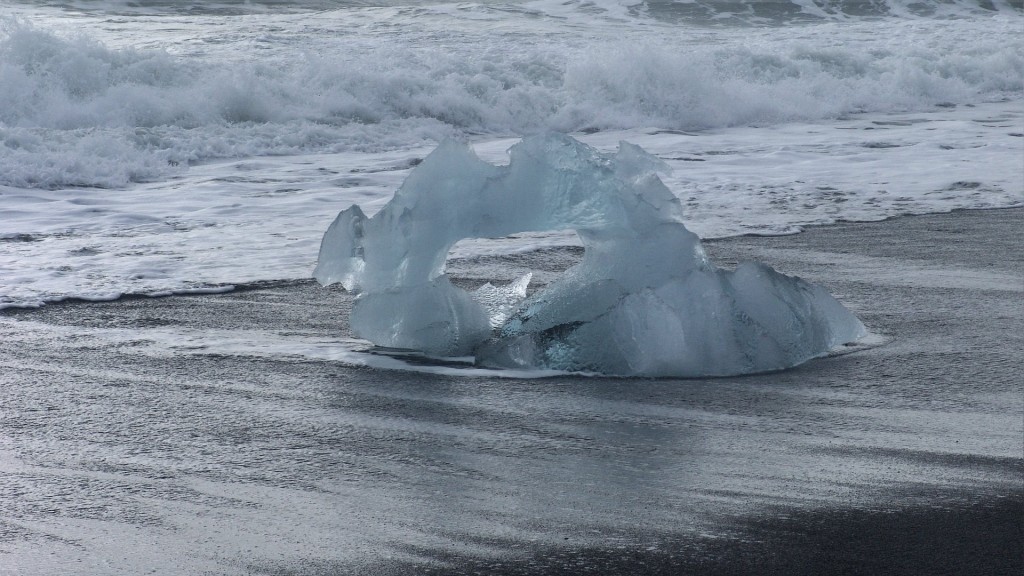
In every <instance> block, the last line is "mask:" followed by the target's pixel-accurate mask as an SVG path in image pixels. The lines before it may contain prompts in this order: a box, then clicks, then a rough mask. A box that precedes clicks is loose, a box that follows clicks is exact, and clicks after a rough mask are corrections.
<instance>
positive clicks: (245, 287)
mask: <svg viewBox="0 0 1024 576" xmlns="http://www.w3.org/2000/svg"><path fill="white" fill-rule="evenodd" d="M1015 210H1019V211H1021V212H1022V214H1024V205H1017V206H995V207H987V208H954V209H952V210H950V211H947V212H926V213H921V214H899V215H896V216H891V217H888V218H883V219H881V220H836V221H835V222H832V223H829V224H806V225H802V226H801V227H800V228H801V229H800V230H799V231H796V232H791V233H780V234H757V233H744V234H738V235H735V236H720V237H719V236H716V237H711V238H701V243H702V244H705V245H706V244H714V243H719V242H728V241H731V240H735V239H743V238H750V239H757V238H786V237H791V236H798V235H800V234H804V233H806V232H807V231H809V230H816V229H820V228H831V227H835V226H850V225H852V226H857V225H862V224H879V223H886V222H893V221H899V220H901V219H905V218H927V217H931V216H944V215H950V214H957V213H960V212H992V211H996V212H1001V211H1010V212H1013V211H1015ZM1021 218H1022V222H1024V216H1022V217H1021ZM1022 225H1024V224H1022ZM552 250H582V247H581V246H546V247H543V248H535V249H532V250H530V251H529V252H538V251H552ZM511 255H512V254H507V255H504V256H511ZM478 258H482V257H470V258H463V259H461V260H467V261H472V260H475V259H478ZM454 262H455V260H452V259H450V260H449V263H454ZM312 282H315V280H314V279H313V278H312V276H310V277H309V278H278V279H270V280H257V281H254V282H241V283H231V284H213V285H210V286H203V287H199V288H194V289H187V290H181V291H177V290H169V291H167V292H164V293H155V294H147V293H137V292H127V293H124V294H120V295H118V296H116V297H114V298H108V299H89V298H82V297H79V296H69V297H67V298H62V299H60V300H48V301H45V302H42V303H40V304H38V305H21V304H0V314H3V311H5V310H35V309H38V308H42V307H44V306H54V305H77V304H90V303H102V302H119V301H122V300H130V299H135V298H138V299H154V298H173V297H181V296H198V295H204V294H226V293H231V292H244V291H251V290H262V289H269V288H275V287H284V286H294V285H300V284H305V283H312Z"/></svg>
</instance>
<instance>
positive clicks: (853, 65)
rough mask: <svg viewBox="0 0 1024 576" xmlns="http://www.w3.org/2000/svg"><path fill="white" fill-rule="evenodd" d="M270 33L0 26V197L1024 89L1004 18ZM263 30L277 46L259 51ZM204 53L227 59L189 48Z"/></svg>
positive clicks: (1012, 25)
mask: <svg viewBox="0 0 1024 576" xmlns="http://www.w3.org/2000/svg"><path fill="white" fill-rule="evenodd" d="M368 10H369V9H368ZM374 10H378V11H379V10H380V9H374ZM370 12H373V10H370ZM374 13H375V12H374ZM421 16H423V15H421V14H417V15H416V18H420V17H421ZM428 16H430V17H424V18H425V20H427V21H428V22H437V21H439V20H442V19H443V18H445V17H447V16H445V15H443V14H433V15H428ZM406 18H409V16H407V17H406ZM267 19H268V20H269V21H270V23H269V24H267V25H255V24H254V23H253V22H252V18H243V17H238V18H234V19H232V18H229V17H226V16H222V17H218V18H217V19H215V22H216V24H217V27H218V28H216V29H213V24H211V23H200V24H199V25H198V26H197V27H198V30H190V31H189V32H188V33H187V34H185V33H177V35H175V34H173V33H172V34H170V35H169V37H168V38H166V39H165V44H164V45H163V46H160V47H157V48H148V49H138V48H134V47H130V46H128V47H112V45H117V44H123V43H124V41H125V38H124V37H123V36H124V34H125V31H124V30H123V28H122V27H120V26H116V27H113V29H105V30H101V31H98V33H95V34H92V33H90V34H84V33H82V32H81V31H79V32H78V33H76V34H71V35H69V34H68V33H67V32H66V31H65V32H61V31H59V27H53V28H55V29H56V30H57V31H55V30H53V29H49V28H42V27H40V26H33V25H31V24H26V23H19V22H17V21H9V22H7V24H6V25H5V27H4V31H3V32H2V33H0V141H2V143H3V146H0V184H6V185H9V186H19V187H40V188H57V187H65V186H100V187H123V186H127V185H129V184H130V183H132V182H145V181H153V180H159V179H162V178H167V177H171V176H174V175H177V174H180V173H181V172H182V171H183V170H184V169H185V167H187V166H188V165H189V164H194V163H197V162H202V161H208V160H211V159H217V158H239V157H246V156H262V155H280V154H302V153H326V152H342V151H360V152H367V151H378V150H385V149H398V148H403V147H408V146H417V145H422V144H425V143H428V142H436V141H438V140H440V139H442V138H444V137H446V136H450V135H453V134H494V135H516V134H527V133H532V132H536V131H538V130H544V129H554V130H559V131H563V132H573V131H579V130H593V129H604V130H607V129H629V128H634V127H640V126H657V127H660V128H671V129H680V130H702V129H709V128H719V127H727V126H737V125H750V124H755V125H768V124H775V123H780V122H793V121H816V120H821V119H826V118H834V117H836V116H840V115H843V114H849V113H853V112H896V111H912V110H921V109H927V108H929V107H931V106H933V105H935V104H938V103H953V104H966V103H971V102H976V101H986V100H998V99H1003V98H1008V97H1011V98H1012V97H1019V95H1020V93H1021V91H1022V77H1024V57H1022V56H1021V54H1024V41H1022V40H1021V39H1020V38H1019V37H1018V35H1017V34H1016V32H1019V24H1020V20H1019V19H1013V18H988V19H986V20H985V21H983V22H979V21H970V23H967V24H965V23H963V22H952V23H943V22H937V23H936V22H932V23H929V25H928V26H920V25H918V24H917V21H886V22H884V23H871V25H870V26H868V25H867V24H861V25H833V24H828V25H821V26H818V27H815V28H814V29H813V31H812V30H811V29H806V28H801V29H798V30H796V31H794V30H786V31H785V32H784V33H779V32H778V31H772V32H764V31H758V30H751V31H749V32H746V33H744V34H743V35H742V36H740V35H729V34H718V35H716V36H715V37H714V38H713V41H712V42H707V41H706V40H707V38H706V37H705V36H701V35H693V36H691V35H687V34H683V35H679V34H677V33H676V32H675V31H674V29H673V30H672V33H669V31H668V30H666V29H664V28H658V29H656V30H654V31H650V32H648V31H646V30H644V31H643V32H642V33H638V34H637V35H636V37H630V38H629V39H628V40H626V41H623V40H615V39H613V38H611V37H603V38H601V41H600V42H599V43H598V44H597V45H596V46H595V45H594V44H593V43H591V42H588V41H587V40H588V39H587V38H586V37H584V36H572V35H570V37H569V38H568V39H561V38H552V37H549V36H548V35H546V34H537V35H535V36H534V37H531V38H530V42H529V44H531V46H527V45H526V43H523V42H522V39H521V38H520V35H521V34H522V31H521V30H515V33H514V34H512V33H510V34H498V35H497V36H496V38H495V39H490V40H486V39H484V38H481V37H480V36H479V34H478V33H472V32H471V31H466V30H460V28H459V27H456V28H455V30H456V32H455V33H453V37H454V40H455V42H454V43H453V44H452V45H450V46H449V45H446V46H444V50H435V49H428V48H429V46H428V44H429V42H430V40H431V39H430V38H424V37H423V35H422V30H419V29H418V30H419V32H418V33H407V32H396V31H391V30H388V31H385V32H382V35H383V36H384V40H386V41H384V42H379V43H368V38H366V37H364V36H357V37H356V38H355V39H353V40H350V41H345V40H341V41H339V40H338V39H337V38H335V37H333V36H331V35H330V34H331V33H333V32H339V33H343V34H342V35H344V33H349V34H350V35H351V27H350V26H349V23H348V21H347V20H345V19H343V18H339V17H337V16H331V17H325V18H324V19H323V21H320V20H319V19H318V20H317V22H316V25H315V26H314V25H313V24H311V23H310V22H309V21H308V18H307V19H302V18H297V17H294V16H289V15H285V16H275V17H267ZM511 19H512V20H513V21H514V22H516V23H517V24H519V25H520V26H524V24H522V23H521V22H518V20H516V19H515V18H511ZM399 20H400V21H401V18H400V19H399ZM225 21H226V22H225ZM371 21H372V22H375V23H376V24H378V25H379V24H380V22H377V21H375V20H371ZM145 24H146V25H147V26H154V27H155V26H157V25H158V24H162V25H165V24H167V23H166V22H164V20H157V21H156V22H150V21H146V22H145ZM463 24H464V25H465V24H466V23H465V22H463ZM99 26H100V27H101V28H102V27H103V26H104V25H103V24H102V23H100V24H99ZM223 26H227V27H229V28H231V30H229V31H224V30H221V29H220V27H223ZM276 26H280V28H281V30H280V32H279V35H280V38H279V39H278V38H269V39H267V38H265V36H266V35H267V34H268V33H269V32H268V29H275V30H276V29H277V28H276ZM549 26H550V24H549ZM108 28H109V25H108ZM540 28H541V29H542V30H543V29H544V27H543V26H541V27H540ZM879 28H881V29H882V30H879ZM597 29H598V33H599V34H600V35H601V36H610V35H611V34H612V33H613V32H612V31H611V30H607V29H605V28H602V27H597ZM207 32H210V33H213V34H216V35H215V36H214V37H212V38H208V37H207V36H206V35H207ZM312 33H316V34H317V36H316V37H315V39H312V40H311V39H309V37H308V36H310V35H311V34H312ZM321 35H323V36H321ZM239 36H241V38H242V40H241V41H240V40H238V39H237V38H238V37H239ZM200 40H202V41H203V42H204V43H210V44H214V45H218V46H219V45H221V44H223V45H228V46H232V48H231V49H229V50H226V49H222V48H218V49H217V50H216V51H214V50H213V49H210V48H207V47H205V46H204V47H203V49H202V50H198V49H196V48H195V47H194V44H195V42H197V41H200ZM264 40H266V41H267V42H272V41H274V40H280V45H278V46H276V47H274V48H272V49H269V51H270V52H271V54H268V55H266V56H265V57H259V58H257V57H253V56H252V55H251V52H250V51H249V50H245V48H251V46H252V43H253V42H258V41H264ZM176 52H177V54H176ZM371 54H372V55H371ZM259 55H260V56H264V55H262V54H259Z"/></svg>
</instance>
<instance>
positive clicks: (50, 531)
mask: <svg viewBox="0 0 1024 576" xmlns="http://www.w3.org/2000/svg"><path fill="white" fill-rule="evenodd" d="M1022 230H1024V211H1022V210H998V211H975V212H955V213H952V214H945V215H930V216H916V217H906V218H899V219H895V220H890V221H886V222H879V223H858V224H839V225H836V226H829V227H821V228H814V229H809V230H807V231H805V232H804V233H802V234H799V235H795V236H787V237H777V238H760V237H743V238H733V239H727V240H720V241H714V242H709V243H707V248H708V251H709V253H710V254H712V256H713V257H714V258H715V260H716V261H718V262H719V263H720V264H725V265H728V264H731V263H734V262H737V261H740V260H746V259H757V260H762V261H765V262H767V263H769V264H771V265H773V266H775V267H776V268H777V269H779V270H781V271H783V272H786V273H789V274H796V275H799V276H802V277H804V278H807V279H809V280H811V281H814V282H817V283H821V284H823V285H825V286H826V287H827V288H828V289H829V290H831V291H832V292H833V294H835V295H836V296H837V297H838V298H839V299H840V300H842V301H843V302H844V303H845V304H846V305H847V306H848V307H850V308H851V309H853V310H854V311H855V312H856V313H857V314H858V315H859V316H860V317H861V319H862V320H863V321H864V322H865V324H866V325H867V326H868V327H869V328H870V329H871V330H872V331H873V332H874V333H875V334H877V335H878V342H879V344H878V345H874V346H866V347H860V348H856V349H854V350H853V351H851V352H850V353H847V354H842V355H837V356H834V357H830V358H823V359H819V360H816V361H813V362H810V363H808V364H805V365H803V366H801V367H798V368H796V369H793V370H788V371H784V372H778V373H772V374H762V375H755V376H747V377H742V378H720V379H695V380H668V379H663V380H644V379H612V378H580V377H557V378H545V379H532V380H529V379H528V380H517V379H507V378H494V377H486V376H481V375H470V376H451V375H441V374H431V373H422V372H410V371H389V370H381V369H374V368H368V367H360V366H353V365H351V364H350V363H347V362H344V361H341V360H339V359H338V358H335V357H332V356H331V354H330V351H331V350H333V349H336V348H339V347H343V346H342V344H341V343H339V340H340V339H344V338H346V337H348V335H347V327H346V318H347V311H348V307H349V305H350V303H351V301H350V298H349V297H348V295H347V294H345V293H344V292H343V291H341V290H337V289H323V288H320V287H318V286H317V285H315V284H314V283H312V282H306V281H299V282H291V283H272V284H267V285H262V286H251V287H243V288H241V289H239V290H237V291H235V292H232V293H228V294H220V295H196V296H177V297H169V298H156V299H154V298H145V297H142V298H123V299H121V300H119V301H116V302H105V303H86V302H67V303H62V304H55V305H50V306H46V307H44V308H42V309H38V310H5V311H2V312H0V574H3V575H7V574H18V575H36V574H38V575H42V574H76V575H85V574H141V573H149V572H151V571H152V572H153V573H159V574H295V575H307V574H308V575H333V574H381V575H392V574H394V575H398V574H478V573H482V574H602V575H613V574H824V573H828V574H929V575H933V574H1015V573H1020V572H1021V571H1022V570H1024V387H1022V381H1024V378H1022V376H1021V351H1022V350H1024V335H1022V333H1024V331H1022V326H1024V251H1022V250H1021V249H1020V244H1019V242H1020V237H1021V231H1022ZM577 255H578V254H577V251H574V250H558V251H546V252H539V253H531V254H524V255H518V256H514V257H505V258H485V259H479V260H474V261H460V262H453V263H451V266H450V268H451V270H452V272H453V274H454V275H455V276H456V277H457V278H458V279H460V281H462V282H465V283H467V284H473V283H479V282H481V281H483V280H490V279H497V280H505V279H511V278H513V277H515V276H517V275H518V274H519V273H521V272H522V271H525V270H527V269H530V270H534V271H536V272H538V274H537V279H538V280H539V281H541V282H543V281H545V280H546V279H550V278H551V277H553V276H554V275H556V274H557V273H558V271H559V270H561V269H563V268H564V267H565V266H567V265H569V264H571V262H572V261H573V260H574V258H576V257H577ZM345 345H347V346H349V347H351V344H350V343H348V344H345ZM344 358H349V357H348V356H345V357H343V358H342V359H344Z"/></svg>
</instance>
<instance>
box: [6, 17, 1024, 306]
mask: <svg viewBox="0 0 1024 576" xmlns="http://www.w3.org/2000/svg"><path fill="white" fill-rule="evenodd" d="M1022 29H1024V9H1022V4H1021V2H1020V1H1019V0H995V1H991V2H990V1H988V0H984V1H980V2H978V1H969V0H957V1H952V2H950V1H941V2H940V1H935V0H925V1H916V2H910V1H904V0H887V1H884V2H872V3H853V2H832V1H826V0H797V1H793V2H790V1H786V0H779V1H758V2H754V1H746V2H729V3H719V2H715V1H697V2H684V1H680V2H667V1H664V0H650V1H647V2H644V1H637V0H595V1H569V2H563V1H552V0H537V1H523V2H514V1H502V2H477V3H472V2H434V1H430V0H425V1H424V0H421V1H416V0H408V1H401V0H369V1H354V2H353V1H334V0H307V1H300V2H284V1H264V2H260V1H244V2H243V1H221V2H198V1H172V0H163V1H145V0H138V1H120V0H105V1H103V0H101V1H87V0H77V1H63V2H61V1H52V2H51V1H47V2H21V1H10V0H4V1H2V2H0V307H10V306H38V305H41V304H43V303H45V302H50V301H57V300H62V299H66V298H69V297H77V298H86V299H108V298H115V297H117V296H119V295H122V294H128V293H130V294H151V295H156V294H168V293H175V292H188V291H209V290H225V289H230V287H231V286H234V285H238V284H245V283H251V282H256V281H261V280H275V279H293V278H307V277H309V276H310V274H311V273H312V270H313V267H314V265H315V262H316V256H317V247H318V246H319V242H320V238H321V235H322V233H323V231H324V230H325V229H326V228H327V226H328V224H329V223H330V221H331V220H332V219H333V217H334V215H335V214H337V212H338V211H339V210H342V209H344V208H347V207H348V206H349V205H351V204H353V203H358V204H360V205H362V206H363V207H364V209H366V210H367V213H368V214H372V213H373V212H374V211H375V210H377V209H379V208H380V207H381V206H382V205H383V204H384V203H385V202H386V201H387V200H388V198H389V197H390V196H391V194H392V193H393V192H394V191H395V189H397V187H398V186H399V185H400V183H401V182H402V180H403V179H404V178H405V176H406V175H407V174H408V172H409V170H410V169H411V168H412V167H413V166H415V165H416V164H417V163H418V162H419V161H420V160H421V159H422V158H423V157H424V156H425V155H426V154H427V153H429V151H430V150H432V149H433V148H434V147H435V146H436V145H437V144H438V143H439V142H441V141H443V140H444V139H446V138H458V139H463V140H468V141H470V142H471V144H472V145H473V146H474V148H475V149H476V151H477V153H478V154H479V155H480V156H481V157H482V158H484V159H485V160H488V161H491V162H497V163H501V162H507V155H506V151H507V149H508V148H509V147H510V146H511V145H512V144H514V143H515V142H516V141H517V140H518V138H520V137H521V136H523V135H529V134H534V133H538V132H542V131H547V130H554V131H560V132H566V133H571V134H573V135H575V136H576V137H578V138H580V139H581V140H582V141H584V142H586V143H587V144H589V145H592V146H595V147H597V148H598V149H602V150H612V149H614V148H615V147H616V146H617V145H618V142H619V141H620V140H626V141H629V142H632V143H634V144H638V145H640V146H642V147H643V148H644V149H646V150H648V151H649V152H651V153H654V154H656V155H657V156H659V157H660V158H661V159H663V160H664V161H666V162H667V163H668V164H669V165H670V166H671V168H672V169H673V173H672V174H671V175H670V176H668V177H666V178H665V183H666V184H667V185H668V187H669V189H670V190H671V191H672V192H673V194H675V195H676V196H677V197H679V198H680V200H681V201H682V202H683V205H684V206H685V209H686V214H687V218H688V221H687V226H688V227H689V228H690V229H692V230H694V231H695V232H697V233H698V234H699V235H700V236H702V237H705V238H707V237H716V236H717V237H720V236H728V235H735V234H748V233H755V234H786V233H792V232H796V231H799V230H800V229H801V227H803V226H806V225H812V224H828V223H831V222H835V221H838V220H878V219H882V218H887V217H891V216H896V215H901V214H915V213H928V212H942V211H948V210H953V209H979V208H999V207H1010V206H1020V205H1024V166H1022V165H1021V157H1022V154H1024V106H1022V104H1024V80H1022V78H1024V56H1022V54H1024V39H1022V38H1024V34H1021V31H1022ZM575 241H576V239H575V238H574V237H573V235H571V234H564V233H542V234H533V235H517V236H515V237H512V238H506V239H503V240H500V241H493V242H483V241H477V242H471V243H464V244H460V245H459V246H458V247H457V252H456V254H455V255H457V256H472V255H478V254H482V253H494V252H498V253H500V252H509V251H522V250H528V249H531V248H535V247H539V246H550V245H560V244H566V243H572V242H575Z"/></svg>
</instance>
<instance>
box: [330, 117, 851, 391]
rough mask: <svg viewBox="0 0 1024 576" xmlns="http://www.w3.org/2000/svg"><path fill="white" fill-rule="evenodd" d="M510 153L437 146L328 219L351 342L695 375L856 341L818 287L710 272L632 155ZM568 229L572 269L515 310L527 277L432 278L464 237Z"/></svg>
mask: <svg viewBox="0 0 1024 576" xmlns="http://www.w3.org/2000/svg"><path fill="white" fill-rule="evenodd" d="M510 154H511V161H510V163H509V164H508V165H507V166H495V165H492V164H489V163H487V162H484V161H482V160H480V159H479V158H478V157H477V156H476V155H475V154H474V153H473V151H472V150H471V149H470V148H469V147H468V146H466V145H465V144H461V143H457V142H453V141H448V142H445V143H443V144H441V145H440V146H439V147H438V148H437V149H436V150H435V151H434V152H432V153H431V154H430V155H429V156H428V157H427V158H426V159H425V160H424V161H423V162H422V163H421V164H420V165H419V166H417V167H416V168H415V169H414V170H413V171H412V173H410V175H409V177H408V178H407V179H406V181H405V182H404V183H403V184H402V186H401V187H400V188H399V189H398V191H397V192H396V193H395V196H394V198H392V200H391V201H390V202H388V204H387V205H386V206H385V207H384V208H383V209H382V210H381V211H380V212H379V213H377V214H375V215H374V216H373V217H372V218H367V217H366V216H365V215H364V214H363V212H362V210H361V209H360V208H359V207H358V206H352V207H351V208H349V209H347V210H344V211H343V212H341V213H340V214H339V215H338V217H337V218H336V219H335V221H334V222H333V223H332V224H331V226H330V228H328V230H327V232H326V234H325V235H324V239H323V242H322V244H321V247H320V255H319V261H318V264H317V267H316V271H315V272H314V276H315V277H316V278H317V280H319V281H320V282H321V283H323V284H331V283H334V282H341V283H342V284H343V285H344V286H345V288H346V289H348V290H350V291H354V292H357V293H358V294H359V296H358V298H357V299H356V301H355V304H354V305H353V309H352V315H351V326H352V330H353V332H354V333H355V334H356V335H357V336H359V337H361V338H365V339H367V340H370V341H371V342H373V343H375V344H377V345H380V346H386V347H394V348H408V349H414V350H420V351H423V352H425V353H428V354H433V355H441V356H462V355H469V354H473V355H475V356H476V362H477V363H478V364H481V365H485V366H492V367H517V368H546V369H558V370H570V371H588V372H599V373H605V374H617V375H643V376H704V375H729V374H743V373H750V372H758V371H766V370H775V369H780V368H785V367H789V366H794V365H796V364H799V363H801V362H804V361H806V360H808V359H810V358H813V357H815V356H820V355H822V354H824V353H826V352H827V351H829V350H830V349H832V348H834V347H835V346H838V345H840V344H843V343H846V342H850V341H853V340H856V339H858V338H860V337H861V336H863V335H864V334H865V329H864V326H863V325H862V324H861V323H860V321H859V320H857V318H856V317H855V316H854V315H853V314H851V313H850V312H849V311H848V310H846V309H845V308H844V307H843V306H842V305H841V304H839V302H837V301H836V300H835V299H834V298H832V296H831V295H829V294H828V293H827V292H826V291H825V290H824V289H822V288H821V287H819V286H815V285H813V284H810V283H807V282H805V281H803V280H801V279H799V278H795V277H790V276H786V275H783V274H780V273H778V272H775V271H774V270H772V269H771V268H769V267H767V266H764V265H761V264H756V263H745V264H741V265H740V266H739V267H738V268H737V269H736V270H734V271H728V270H722V269H718V268H716V267H715V266H713V265H712V264H711V263H710V262H709V261H708V258H707V257H706V255H705V253H704V250H703V248H702V246H701V243H700V239H699V238H698V237H697V236H696V235H695V234H693V233H692V232H690V231H689V230H688V229H687V228H686V227H685V226H684V225H683V210H682V205H681V204H680V203H679V201H678V199H677V198H676V197H675V196H674V195H673V194H672V193H671V192H670V191H669V190H668V188H666V187H665V185H664V184H663V183H662V182H661V180H660V179H659V178H658V176H657V172H658V171H659V170H662V169H663V168H665V166H664V164H663V163H662V162H661V161H660V160H658V159H657V158H655V157H653V156H651V155H649V154H647V153H646V152H644V151H643V150H641V149H640V148H639V147H637V146H634V145H631V144H628V143H625V142H623V143H621V144H620V145H619V150H618V152H617V153H615V154H603V153H600V152H598V151H596V150H594V149H593V148H590V147H589V146H586V145H584V144H582V143H580V142H578V141H576V140H574V139H572V138H570V137H568V136H564V135H559V134H546V135H541V136H535V137H530V138H525V139H523V140H522V141H521V142H520V143H519V144H517V145H516V146H514V147H513V148H512V150H511V152H510ZM565 228H572V229H575V230H576V231H577V233H578V234H579V236H580V238H581V240H582V242H583V245H584V247H585V253H584V256H583V260H582V261H581V262H580V263H579V264H578V265H576V266H574V267H573V268H571V269H569V270H568V271H567V272H566V273H565V274H564V276H563V277H562V278H560V279H559V280H557V281H556V282H553V283H552V284H550V285H549V286H548V287H547V288H546V289H544V290H543V291H540V292H538V293H536V294H534V295H533V296H532V297H530V298H529V299H526V300H524V301H522V302H517V300H518V298H521V297H522V296H525V287H526V286H525V282H520V283H519V285H515V286H511V287H509V288H507V289H504V290H502V289H494V288H490V291H489V292H488V291H487V290H485V291H484V292H483V293H479V292H478V293H476V294H473V295H471V294H469V293H468V292H466V291H464V290H462V289H460V288H457V287H455V286H453V285H452V284H451V283H450V282H449V281H448V278H447V277H446V276H445V275H444V265H445V258H446V257H447V254H448V250H449V249H450V248H451V247H452V246H453V245H454V244H455V243H456V242H458V241H459V240H461V239H464V238H485V237H486V238H496V237H503V236H508V235H510V234H514V233H519V232H528V231H545V230H559V229H565ZM527 281H528V279H527ZM510 307H511V309H510ZM496 310H503V312H502V314H503V316H504V317H500V319H501V322H500V323H499V324H500V325H499V326H498V327H496V328H495V327H492V324H491V320H492V319H493V318H494V317H495V316H494V315H495V313H496ZM505 317H507V318H505Z"/></svg>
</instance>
